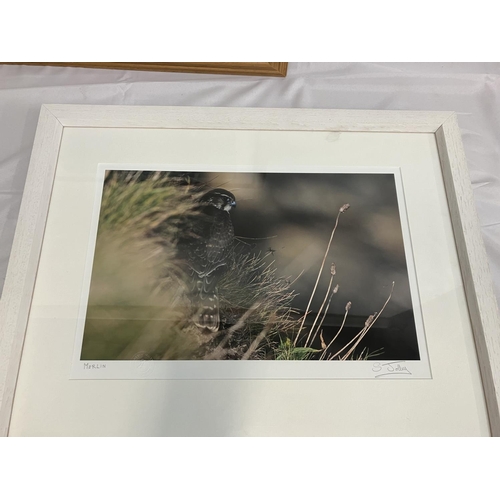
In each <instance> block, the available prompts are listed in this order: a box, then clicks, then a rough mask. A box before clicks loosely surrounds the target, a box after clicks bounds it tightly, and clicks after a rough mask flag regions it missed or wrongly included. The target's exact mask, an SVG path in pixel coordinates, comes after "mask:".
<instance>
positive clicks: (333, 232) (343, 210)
mask: <svg viewBox="0 0 500 500" xmlns="http://www.w3.org/2000/svg"><path fill="white" fill-rule="evenodd" d="M348 208H349V204H348V203H346V204H345V205H342V206H341V207H340V209H339V211H338V214H337V218H336V219H335V226H334V227H333V230H332V234H331V235H330V241H329V242H328V246H327V247H326V252H325V256H324V257H323V262H322V263H321V267H320V269H319V273H318V277H317V278H316V283H315V284H314V288H313V291H312V293H311V297H310V298H309V302H308V304H307V307H306V310H305V311H304V317H303V318H302V323H301V324H300V328H299V331H298V332H297V337H295V340H294V342H293V345H294V347H295V346H296V345H297V341H298V340H299V336H300V332H301V331H302V330H303V328H304V323H305V321H306V317H307V315H308V314H309V313H310V312H311V311H310V310H309V307H311V303H312V301H313V298H314V294H315V293H316V288H318V283H319V280H320V278H321V273H322V272H323V268H324V267H325V262H326V258H327V257H328V253H329V252H330V247H331V245H332V241H333V237H334V235H335V231H336V230H337V226H338V225H339V218H340V214H343V213H344V212H345V211H346V210H347V209H348Z"/></svg>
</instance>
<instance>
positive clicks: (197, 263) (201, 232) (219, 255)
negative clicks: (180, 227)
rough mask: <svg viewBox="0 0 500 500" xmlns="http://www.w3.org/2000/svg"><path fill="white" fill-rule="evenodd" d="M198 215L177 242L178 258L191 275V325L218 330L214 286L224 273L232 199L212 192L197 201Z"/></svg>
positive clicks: (231, 234) (222, 191) (220, 191)
mask: <svg viewBox="0 0 500 500" xmlns="http://www.w3.org/2000/svg"><path fill="white" fill-rule="evenodd" d="M199 203H200V205H199V209H198V211H197V213H196V214H195V216H194V217H193V218H192V221H191V223H190V225H189V228H188V230H187V231H186V232H185V234H184V235H183V237H182V238H181V240H180V241H179V250H180V253H181V257H182V258H183V259H184V261H185V262H186V263H187V265H188V268H189V274H190V275H191V300H192V303H193V306H194V309H195V312H194V316H193V321H194V323H195V324H196V325H197V326H198V327H199V328H201V329H202V330H209V331H211V332H216V331H218V330H219V325H220V313H219V297H218V292H217V284H218V282H219V280H220V279H221V277H222V276H223V275H224V273H225V272H226V270H227V266H228V258H229V255H230V252H231V249H232V244H233V239H234V230H233V224H232V222H231V216H230V214H229V212H230V210H231V209H232V208H233V207H234V206H235V205H236V201H235V198H234V195H233V194H232V193H230V192H229V191H227V190H225V189H213V190H211V191H209V192H208V193H206V194H205V195H204V196H202V198H201V199H200V202H199Z"/></svg>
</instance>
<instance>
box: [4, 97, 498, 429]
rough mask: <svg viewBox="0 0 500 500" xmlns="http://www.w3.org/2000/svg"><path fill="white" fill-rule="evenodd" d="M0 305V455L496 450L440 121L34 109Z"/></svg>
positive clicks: (437, 117)
mask: <svg viewBox="0 0 500 500" xmlns="http://www.w3.org/2000/svg"><path fill="white" fill-rule="evenodd" d="M1 308H2V309H1V315H0V318H1V321H2V325H1V326H2V340H1V342H2V344H1V350H0V356H1V359H0V360H1V361H2V363H1V366H2V371H1V373H0V375H1V379H0V395H1V397H2V406H1V414H0V417H1V420H0V423H1V425H2V427H1V428H2V433H3V434H5V435H7V434H9V435H498V434H499V433H500V413H499V404H498V391H499V386H500V385H499V384H500V373H499V370H500V360H499V359H498V352H500V320H499V315H498V310H497V305H496V300H495V297H494V294H493V290H492V285H491V277H490V274H489V270H488V263H487V260H486V255H485V251H484V247H483V244H482V240H481V235H480V228H479V224H478V221H477V219H476V216H475V210H474V203H473V198H472V190H471V186H470V181H469V178H468V173H467V166H466V162H465V157H464V153H463V148H462V145H461V139H460V131H459V129H458V126H457V120H456V117H455V115H454V114H453V113H451V112H377V111H370V112H368V111H341V110H305V109H255V108H253V109H242V108H176V107H120V106H68V105H47V106H44V107H43V108H42V111H41V115H40V122H39V128H38V131H37V136H36V140H35V145H34V149H33V155H32V160H31V164H30V169H29V174H28V179H27V183H26V188H25V195H24V198H23V205H22V208H21V213H20V217H19V223H18V230H17V232H16V239H15V242H14V247H13V250H12V257H11V261H10V263H9V269H8V275H7V279H6V284H5V289H4V294H3V297H2V301H1ZM144 408H147V412H146V414H145V413H144ZM242 409H245V412H244V415H242V414H241V411H242ZM283 412H285V413H286V415H287V416H286V417H284V416H283ZM201 415H203V418H201ZM367 415H368V416H369V417H367Z"/></svg>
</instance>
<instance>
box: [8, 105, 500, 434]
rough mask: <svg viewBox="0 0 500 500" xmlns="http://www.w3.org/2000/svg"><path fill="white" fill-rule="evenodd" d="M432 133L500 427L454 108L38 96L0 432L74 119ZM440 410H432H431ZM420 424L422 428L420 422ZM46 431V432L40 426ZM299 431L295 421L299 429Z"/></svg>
mask: <svg viewBox="0 0 500 500" xmlns="http://www.w3.org/2000/svg"><path fill="white" fill-rule="evenodd" d="M75 128H77V129H78V128H81V129H95V130H100V129H142V130H143V131H144V132H147V131H148V130H151V129H155V130H158V129H160V130H173V129H178V130H190V129H191V130H240V131H269V132H270V133H271V132H273V131H309V132H328V133H333V134H334V135H335V134H339V133H344V132H346V133H350V132H363V133H369V134H377V133H390V134H433V135H434V136H435V140H436V143H437V151H438V153H439V161H440V166H441V172H442V178H443V181H444V186H445V189H446V197H447V204H448V207H449V217H450V220H451V224H452V226H453V233H454V241H455V245H456V249H457V253H458V259H459V263H460V270H461V274H462V280H463V288H464V291H465V296H466V299H467V307H468V316H469V318H470V322H471V325H472V332H473V337H474V342H475V349H476V353H473V354H474V356H476V354H477V361H478V364H479V368H480V373H481V383H482V389H483V391H484V398H485V401H486V407H487V415H488V419H489V429H490V434H491V435H493V436H500V316H499V313H498V307H497V302H496V299H495V296H494V293H493V287H492V281H491V276H490V272H489V267H488V262H487V257H486V252H485V249H484V245H483V242H482V238H481V231H480V226H479V222H478V219H477V217H476V214H475V207H474V200H473V194H472V189H471V185H470V180H469V176H468V170H467V164H466V159H465V154H464V151H463V146H462V141H461V136H460V130H459V127H458V122H457V117H456V115H455V114H454V113H453V112H427V111H351V110H322V109H318V110H313V109H258V108H183V107H126V106H80V105H74V106H73V105H44V106H43V107H42V110H41V113H40V119H39V124H38V129H37V134H36V137H35V142H34V146H33V153H32V157H31V162H30V166H29V172H28V177H27V180H26V186H25V192H24V196H23V201H22V205H21V210H20V214H19V221H18V226H17V230H16V235H15V239H14V243H13V247H12V252H11V258H10V262H9V267H8V272H7V277H6V281H5V287H4V291H3V295H2V299H1V303H0V326H1V335H0V435H8V434H9V425H10V422H11V415H12V409H13V402H14V396H15V393H16V384H17V380H18V375H19V371H20V366H21V359H22V354H23V344H24V340H25V333H26V328H27V324H28V320H29V316H30V308H31V304H32V297H33V291H34V289H35V282H36V278H37V273H38V272H39V261H40V255H41V252H42V247H43V243H44V232H45V228H46V224H47V219H48V214H49V208H50V204H51V195H52V188H53V184H54V179H55V176H56V169H57V165H58V159H59V153H60V150H61V146H62V144H63V141H64V137H65V131H66V130H68V131H70V130H71V129H75ZM436 418H437V417H436ZM422 432H423V433H425V431H422ZM42 433H43V432H42ZM299 433H300V431H299Z"/></svg>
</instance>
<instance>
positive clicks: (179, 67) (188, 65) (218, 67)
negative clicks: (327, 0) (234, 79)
mask: <svg viewBox="0 0 500 500" xmlns="http://www.w3.org/2000/svg"><path fill="white" fill-rule="evenodd" d="M0 64H20V65H29V66H72V67H77V68H100V69H121V70H133V71H176V72H182V73H215V74H220V75H251V76H280V77H285V76H286V72H287V69H288V63H287V62H16V63H11V62H9V63H0Z"/></svg>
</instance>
